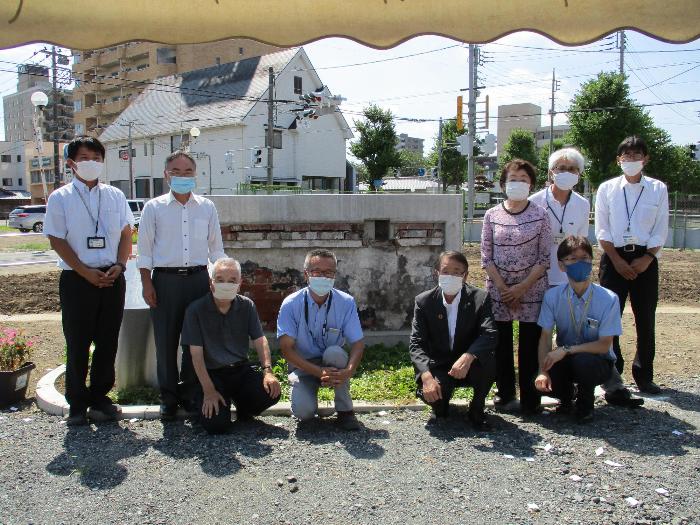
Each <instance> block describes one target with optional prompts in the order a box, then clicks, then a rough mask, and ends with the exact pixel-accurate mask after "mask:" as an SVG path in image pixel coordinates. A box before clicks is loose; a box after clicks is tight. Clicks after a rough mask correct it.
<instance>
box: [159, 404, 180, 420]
mask: <svg viewBox="0 0 700 525" xmlns="http://www.w3.org/2000/svg"><path fill="white" fill-rule="evenodd" d="M176 419H177V405H160V420H161V421H175V420H176Z"/></svg>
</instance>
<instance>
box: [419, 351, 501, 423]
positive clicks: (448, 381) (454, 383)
mask: <svg viewBox="0 0 700 525" xmlns="http://www.w3.org/2000/svg"><path fill="white" fill-rule="evenodd" d="M450 368H451V367H447V366H445V367H438V368H431V369H430V373H432V374H433V377H434V378H435V379H436V380H437V381H438V383H440V389H441V390H442V399H440V400H438V401H437V402H435V403H428V402H427V401H426V400H425V398H424V397H423V381H422V380H421V378H420V375H418V377H417V379H416V383H417V384H418V387H417V389H416V395H417V396H418V397H419V398H420V399H422V400H423V402H425V403H426V404H428V405H430V407H431V408H432V409H433V411H434V412H435V414H436V415H437V416H440V417H444V416H447V414H448V412H449V407H450V399H451V398H452V394H453V393H454V390H455V388H457V387H464V386H470V387H472V388H473V389H474V397H473V398H472V402H471V404H470V405H469V413H470V414H471V415H472V416H474V417H476V418H479V417H481V415H482V414H483V413H484V405H485V404H486V396H488V394H489V391H490V390H491V385H493V381H494V378H495V370H494V366H493V365H484V363H483V362H482V361H480V360H479V359H476V360H475V361H474V362H473V363H472V364H471V366H470V367H469V372H468V373H467V375H466V377H465V378H464V379H455V378H454V377H452V376H450V375H448V372H449V371H450Z"/></svg>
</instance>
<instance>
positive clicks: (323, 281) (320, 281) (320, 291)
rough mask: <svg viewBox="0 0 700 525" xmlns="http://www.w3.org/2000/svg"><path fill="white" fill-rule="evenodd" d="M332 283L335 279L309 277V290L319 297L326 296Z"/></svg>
mask: <svg viewBox="0 0 700 525" xmlns="http://www.w3.org/2000/svg"><path fill="white" fill-rule="evenodd" d="M334 283H335V279H331V278H330V277H309V288H311V291H312V292H313V293H315V294H316V295H318V296H319V297H323V296H325V295H327V294H328V292H330V291H331V288H333V284H334Z"/></svg>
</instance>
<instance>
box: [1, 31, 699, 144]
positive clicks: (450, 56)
mask: <svg viewBox="0 0 700 525" xmlns="http://www.w3.org/2000/svg"><path fill="white" fill-rule="evenodd" d="M626 34H627V50H628V52H627V53H626V54H625V71H626V73H627V75H628V81H629V84H630V88H631V91H632V93H633V97H634V98H635V99H636V100H637V101H638V102H639V103H642V104H662V103H666V102H674V101H680V100H687V99H695V98H700V96H698V93H699V90H698V87H699V84H700V42H698V41H695V42H691V43H688V44H682V45H678V44H667V43H663V42H659V41H656V40H653V39H651V38H649V37H646V36H644V35H641V34H637V33H635V32H632V31H627V33H626ZM41 47H42V46H39V45H32V46H22V47H19V48H14V49H10V50H2V51H0V94H2V95H7V94H10V93H13V92H15V90H16V74H14V73H13V71H15V70H16V63H18V62H23V61H25V60H27V59H28V58H29V57H30V56H32V55H33V54H34V52H35V51H37V50H39V49H41ZM305 49H306V51H307V53H308V54H309V57H310V58H311V61H312V62H313V64H314V66H315V67H316V68H317V70H318V73H319V75H320V76H321V79H322V81H323V82H325V83H326V84H327V85H328V86H329V88H330V89H331V91H332V92H333V93H334V94H341V95H343V96H344V97H346V98H347V101H345V102H344V103H343V105H342V108H343V109H344V110H346V118H347V119H348V121H349V122H350V123H352V120H353V119H354V118H359V117H358V115H357V114H358V113H359V112H361V111H362V108H363V107H365V106H366V105H368V104H369V103H376V104H377V105H379V106H381V107H383V108H387V109H391V111H392V112H393V113H394V115H395V116H397V117H401V119H397V121H396V127H397V131H398V132H399V133H408V134H409V135H411V136H415V137H421V138H424V139H426V153H427V151H428V150H429V148H430V146H431V145H432V142H433V138H434V136H435V135H436V133H437V123H436V122H407V121H406V120H402V119H406V118H410V119H437V118H439V117H443V118H452V117H454V115H455V112H456V98H457V95H459V94H460V93H461V92H460V89H463V88H466V87H467V47H466V45H465V44H460V43H459V42H455V41H453V40H450V39H447V38H443V37H435V36H423V37H418V38H414V39H412V40H409V41H407V42H405V43H403V44H401V45H399V46H397V47H395V48H392V49H390V50H383V51H379V50H375V49H372V48H368V47H365V46H363V45H361V44H357V43H355V42H353V41H350V40H345V39H341V38H330V39H324V40H321V41H318V42H314V43H312V44H309V45H307V46H305ZM481 50H482V58H483V59H484V62H485V63H484V65H483V66H482V67H481V68H480V83H481V84H482V85H483V86H484V89H483V90H482V92H481V97H482V99H483V97H484V96H485V95H487V94H488V95H489V99H490V110H491V114H492V115H494V116H495V115H496V114H497V106H498V105H500V104H511V103H520V102H530V103H534V104H538V105H540V106H541V107H542V109H543V113H545V115H543V117H542V123H543V124H546V123H548V122H549V120H548V119H549V117H548V116H547V115H546V112H547V111H548V109H549V103H550V102H549V99H550V92H551V77H552V68H556V75H557V78H558V79H559V80H560V82H561V86H560V90H559V91H558V92H557V93H556V109H557V111H562V110H566V109H567V107H568V106H569V102H570V100H571V98H572V97H573V95H574V94H575V93H576V91H577V90H578V89H579V88H580V85H581V84H582V83H583V82H585V81H586V80H588V79H591V78H593V77H594V76H595V75H596V74H597V73H598V72H600V71H616V70H617V69H618V66H619V51H618V50H617V48H616V38H615V35H611V36H609V37H607V38H604V39H601V40H599V41H597V42H594V43H593V44H590V45H587V46H580V47H564V46H560V45H558V44H555V43H553V42H551V41H550V40H548V39H547V38H546V37H543V36H540V35H536V34H533V33H524V32H521V33H516V34H513V35H510V36H508V37H504V38H501V39H499V40H498V41H496V42H494V43H490V44H485V45H483V46H481ZM42 57H43V55H41V54H39V55H37V56H35V57H33V60H39V59H41V58H42ZM368 62H374V63H368ZM42 63H44V64H48V60H46V59H45V60H44V61H43V62H42ZM671 77H673V78H671ZM463 94H464V95H465V100H466V93H463ZM649 111H650V113H651V115H652V117H653V118H654V121H655V123H656V124H657V125H658V126H659V127H661V128H663V129H666V130H667V131H668V132H669V133H670V134H671V136H672V138H673V141H674V142H676V143H678V144H687V143H690V142H698V141H700V115H699V114H700V102H693V103H688V104H666V105H657V106H652V107H649ZM565 121H566V115H565V114H559V115H557V117H556V119H555V124H560V123H564V122H565ZM312 125H313V126H315V127H319V128H322V126H323V119H322V118H321V119H318V120H317V121H314V123H313V124H312ZM495 130H496V120H495V119H492V120H491V122H490V131H491V132H493V133H495ZM2 134H3V132H2V131H0V135H2Z"/></svg>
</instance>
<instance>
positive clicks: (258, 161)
mask: <svg viewBox="0 0 700 525" xmlns="http://www.w3.org/2000/svg"><path fill="white" fill-rule="evenodd" d="M262 161H263V149H262V148H253V151H252V152H251V159H250V163H251V165H252V166H253V167H254V168H257V167H260V166H262Z"/></svg>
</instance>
